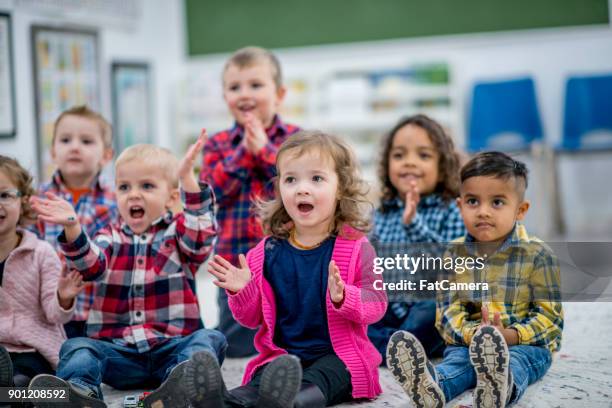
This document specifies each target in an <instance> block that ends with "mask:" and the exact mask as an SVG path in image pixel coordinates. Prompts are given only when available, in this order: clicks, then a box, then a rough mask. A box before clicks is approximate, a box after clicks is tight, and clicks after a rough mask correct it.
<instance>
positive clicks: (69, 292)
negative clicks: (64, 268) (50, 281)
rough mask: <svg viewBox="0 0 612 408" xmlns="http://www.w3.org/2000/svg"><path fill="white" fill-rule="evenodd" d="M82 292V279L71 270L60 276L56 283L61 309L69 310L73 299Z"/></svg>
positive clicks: (77, 273) (76, 272)
mask: <svg viewBox="0 0 612 408" xmlns="http://www.w3.org/2000/svg"><path fill="white" fill-rule="evenodd" d="M81 290H83V277H82V276H81V274H80V273H79V272H78V271H76V270H73V271H71V272H69V273H67V274H65V275H64V274H62V275H61V276H60V278H59V280H58V282H57V295H58V297H59V302H60V305H61V306H62V308H63V309H70V308H71V307H72V302H73V301H74V298H75V297H76V296H77V295H78V294H79V292H80V291H81Z"/></svg>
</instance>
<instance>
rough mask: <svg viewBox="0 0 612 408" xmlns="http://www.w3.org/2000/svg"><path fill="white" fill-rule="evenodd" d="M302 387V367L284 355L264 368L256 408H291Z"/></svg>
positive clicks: (287, 355)
mask: <svg viewBox="0 0 612 408" xmlns="http://www.w3.org/2000/svg"><path fill="white" fill-rule="evenodd" d="M301 385H302V365H301V364H300V360H299V359H298V358H297V357H295V356H292V355H289V354H284V355H282V356H280V357H277V358H276V359H274V361H272V362H271V363H270V364H268V365H267V366H266V368H265V369H264V372H263V374H262V376H261V383H260V385H259V400H258V401H257V405H256V407H257V408H293V402H294V400H295V397H296V396H297V394H298V392H299V391H300V386H301Z"/></svg>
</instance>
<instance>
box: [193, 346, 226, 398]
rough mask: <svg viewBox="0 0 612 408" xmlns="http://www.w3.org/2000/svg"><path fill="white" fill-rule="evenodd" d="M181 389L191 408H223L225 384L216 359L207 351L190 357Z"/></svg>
mask: <svg viewBox="0 0 612 408" xmlns="http://www.w3.org/2000/svg"><path fill="white" fill-rule="evenodd" d="M183 389H184V390H185V394H186V396H187V398H188V399H189V402H190V403H191V406H192V407H193V408H223V407H224V406H225V403H224V399H223V394H224V392H225V384H224V383H223V376H222V375H221V368H220V367H219V362H218V361H217V357H216V356H214V355H213V354H212V353H210V352H208V351H199V352H197V353H195V354H194V355H193V356H191V358H190V359H189V364H188V365H187V367H186V368H185V381H184V382H183Z"/></svg>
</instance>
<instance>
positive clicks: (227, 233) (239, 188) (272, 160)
mask: <svg viewBox="0 0 612 408" xmlns="http://www.w3.org/2000/svg"><path fill="white" fill-rule="evenodd" d="M298 130H299V128H298V127H297V126H294V125H289V124H285V123H283V122H282V121H281V120H280V118H279V117H278V116H275V118H274V122H273V123H272V126H270V127H269V128H268V129H266V133H267V135H268V139H269V141H268V143H267V144H266V145H265V146H264V147H263V148H262V149H261V151H259V152H258V153H257V154H252V153H251V152H249V151H248V150H247V149H246V148H245V147H244V145H243V144H242V140H243V138H244V128H243V127H242V126H240V125H238V124H235V125H234V127H233V128H232V129H230V130H225V131H223V132H220V133H217V134H216V135H214V136H213V137H211V138H210V139H208V141H207V142H206V145H205V146H204V164H203V165H202V172H201V174H200V180H202V181H206V182H207V183H209V184H210V185H211V186H212V187H213V189H214V192H215V196H216V197H217V202H218V203H219V208H218V213H217V220H218V222H219V241H218V243H217V247H216V249H215V250H216V253H217V254H219V255H221V256H223V257H224V258H225V259H227V260H229V261H230V262H232V263H233V264H237V263H238V255H239V254H246V253H247V252H248V251H249V249H251V248H252V247H254V246H255V245H256V244H257V243H258V242H259V241H261V239H262V238H263V230H262V227H261V224H260V222H259V221H258V219H257V218H256V216H255V213H254V212H253V205H252V203H253V200H254V199H255V198H258V197H259V198H263V199H271V198H272V197H273V196H274V177H275V176H276V152H277V151H278V148H279V146H280V145H281V144H282V143H283V142H284V141H285V140H286V139H287V137H288V136H289V135H291V134H293V133H295V132H297V131H298Z"/></svg>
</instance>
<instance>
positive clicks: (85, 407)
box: [28, 374, 106, 408]
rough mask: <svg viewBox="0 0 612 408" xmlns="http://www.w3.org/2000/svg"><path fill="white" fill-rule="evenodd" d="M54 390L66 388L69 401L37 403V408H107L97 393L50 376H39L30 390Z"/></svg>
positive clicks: (33, 380)
mask: <svg viewBox="0 0 612 408" xmlns="http://www.w3.org/2000/svg"><path fill="white" fill-rule="evenodd" d="M52 388H65V389H67V390H68V400H67V401H65V402H64V401H62V402H57V401H55V402H51V401H36V400H33V401H32V402H33V404H34V406H35V407H40V408H57V407H60V406H61V407H62V408H106V404H105V403H104V401H102V400H101V399H98V398H97V396H96V393H95V392H94V391H93V390H92V389H89V388H87V387H84V386H82V385H80V384H74V383H71V382H69V381H66V380H63V379H61V378H59V377H56V376H54V375H50V374H39V375H37V376H36V377H34V378H33V379H32V381H31V382H30V386H29V387H28V389H30V390H49V389H52Z"/></svg>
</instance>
